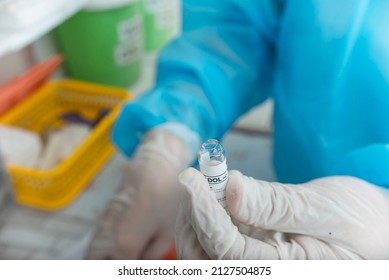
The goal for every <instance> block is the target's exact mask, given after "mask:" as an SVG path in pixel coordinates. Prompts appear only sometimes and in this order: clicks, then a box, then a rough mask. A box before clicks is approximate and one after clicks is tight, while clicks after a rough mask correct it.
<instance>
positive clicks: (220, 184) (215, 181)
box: [198, 139, 228, 212]
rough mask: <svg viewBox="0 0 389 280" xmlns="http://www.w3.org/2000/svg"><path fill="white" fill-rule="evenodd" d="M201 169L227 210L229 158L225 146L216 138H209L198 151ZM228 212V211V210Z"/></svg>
mask: <svg viewBox="0 0 389 280" xmlns="http://www.w3.org/2000/svg"><path fill="white" fill-rule="evenodd" d="M198 161H199V166H200V171H201V173H203V175H204V176H205V178H206V179H207V181H208V184H209V186H210V188H211V190H212V191H213V192H214V193H215V195H216V199H217V201H218V202H219V203H220V204H221V205H222V206H223V208H224V209H226V210H227V203H226V185H227V180H228V170H227V163H226V162H227V160H226V154H225V151H224V148H223V146H222V145H221V144H220V143H219V141H218V140H216V139H209V140H207V141H206V142H204V143H203V144H202V145H201V148H200V150H199V152H198ZM227 212H228V211H227Z"/></svg>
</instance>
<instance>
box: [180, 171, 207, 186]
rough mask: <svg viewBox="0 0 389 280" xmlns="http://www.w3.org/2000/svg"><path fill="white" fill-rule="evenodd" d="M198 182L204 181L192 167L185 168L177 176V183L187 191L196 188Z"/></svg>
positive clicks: (201, 175)
mask: <svg viewBox="0 0 389 280" xmlns="http://www.w3.org/2000/svg"><path fill="white" fill-rule="evenodd" d="M200 180H204V176H203V174H201V173H200V172H199V171H198V170H197V169H195V168H193V167H189V168H186V169H185V170H184V171H182V172H181V173H180V174H179V175H178V183H179V184H180V185H181V186H183V187H185V189H187V190H191V189H193V187H194V186H197V185H198V184H197V182H199V181H200Z"/></svg>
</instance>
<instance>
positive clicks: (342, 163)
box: [113, 0, 389, 188]
mask: <svg viewBox="0 0 389 280" xmlns="http://www.w3.org/2000/svg"><path fill="white" fill-rule="evenodd" d="M183 11H184V17H183V18H184V25H183V29H184V31H183V34H182V36H181V37H180V38H178V39H177V40H175V41H173V42H172V43H171V44H169V46H168V47H167V48H165V49H164V51H163V53H162V55H161V57H160V59H159V66H158V68H159V69H158V73H159V74H158V78H157V85H156V87H155V88H154V89H153V90H151V91H150V92H148V93H147V94H145V95H144V96H142V97H141V98H140V99H138V100H136V101H135V102H132V103H129V104H127V105H126V106H125V107H124V108H123V111H122V113H121V115H120V117H119V119H118V121H117V123H116V125H115V127H114V131H113V140H114V142H115V143H116V145H117V146H118V147H119V148H120V149H121V150H123V151H124V152H125V153H126V154H127V155H130V154H131V153H132V151H133V150H134V148H135V147H136V145H137V144H138V142H139V139H141V137H142V135H143V134H144V133H145V132H146V131H147V130H148V129H149V128H151V127H154V126H156V125H158V124H162V123H165V122H171V121H173V122H180V123H183V124H186V125H188V126H189V127H190V128H191V129H192V130H194V131H196V132H198V133H199V134H200V135H201V137H202V138H203V140H205V139H208V138H220V137H221V136H222V135H223V134H224V133H225V132H226V131H227V130H228V129H229V128H230V127H231V125H232V124H233V123H234V122H235V120H236V119H237V118H238V117H239V116H241V115H242V114H243V113H245V112H247V111H248V110H249V109H250V108H252V107H253V106H255V105H257V104H259V103H260V102H262V101H263V100H265V99H267V98H268V97H271V98H273V99H274V103H275V109H274V110H275V111H274V165H275V169H276V173H277V176H278V179H279V180H280V181H281V182H290V183H300V182H305V181H307V180H310V179H313V178H317V177H323V176H328V175H352V176H356V177H360V178H362V179H365V180H367V181H370V182H371V183H374V184H377V185H380V186H384V187H387V188H388V187H389V35H388V34H389V33H388V27H389V16H388V13H387V11H389V1H367V0H366V1H364V0H342V1H338V0H316V1H315V0H311V1H307V0H289V1H282V0H278V1H277V0H235V1H233V0H230V1H227V0H223V1H221V0H203V1H200V0H188V1H185V0H183Z"/></svg>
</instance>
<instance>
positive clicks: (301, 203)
mask: <svg viewBox="0 0 389 280" xmlns="http://www.w3.org/2000/svg"><path fill="white" fill-rule="evenodd" d="M179 187H180V188H181V189H182V190H183V191H182V193H181V196H182V198H181V200H180V207H179V212H178V216H177V222H176V246H177V254H178V257H179V258H182V259H206V258H211V259H389V238H388V236H389V194H388V190H386V189H383V188H379V187H377V186H374V185H371V184H369V183H367V182H365V181H362V180H360V179H357V178H354V177H347V176H335V177H325V178H321V179H317V180H313V181H310V182H308V183H305V184H300V185H289V184H280V183H268V182H265V181H259V180H254V179H253V178H250V177H246V176H243V175H242V174H241V173H240V172H237V171H231V172H230V173H229V181H228V184H227V189H226V196H227V206H228V209H229V211H230V212H231V217H229V216H228V215H227V214H226V212H225V210H224V209H223V208H222V207H221V206H220V205H219V204H218V202H217V201H216V199H215V196H214V195H213V192H212V191H210V190H209V186H208V184H207V182H206V180H205V179H204V176H203V175H202V174H201V173H200V172H198V171H197V170H195V169H193V168H190V169H187V170H185V171H184V172H182V173H181V174H180V176H179Z"/></svg>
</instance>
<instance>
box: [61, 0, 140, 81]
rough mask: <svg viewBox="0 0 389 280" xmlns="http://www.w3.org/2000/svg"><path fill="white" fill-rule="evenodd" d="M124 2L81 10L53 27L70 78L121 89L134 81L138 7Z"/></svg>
mask: <svg viewBox="0 0 389 280" xmlns="http://www.w3.org/2000/svg"><path fill="white" fill-rule="evenodd" d="M122 2H123V1H122ZM126 2H127V3H126V4H121V5H119V6H118V5H116V6H115V5H114V6H113V7H106V6H105V7H104V8H101V7H100V8H95V7H93V9H92V7H91V8H90V9H85V10H83V11H81V12H79V13H77V14H76V15H74V16H73V17H71V18H70V19H68V20H67V21H66V22H64V23H63V24H61V25H60V26H59V27H58V28H56V30H55V31H54V35H55V38H56V41H57V44H58V47H59V49H60V51H61V52H62V53H63V55H64V56H65V61H64V67H65V71H66V72H67V74H68V75H69V76H70V77H73V78H76V79H80V80H85V81H90V82H95V83H100V84H107V85H113V86H119V87H124V88H127V87H129V86H131V85H133V84H134V83H136V82H137V81H138V79H139V77H140V74H141V57H142V53H143V40H144V39H143V26H142V8H141V4H140V2H139V1H134V0H132V1H126Z"/></svg>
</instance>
